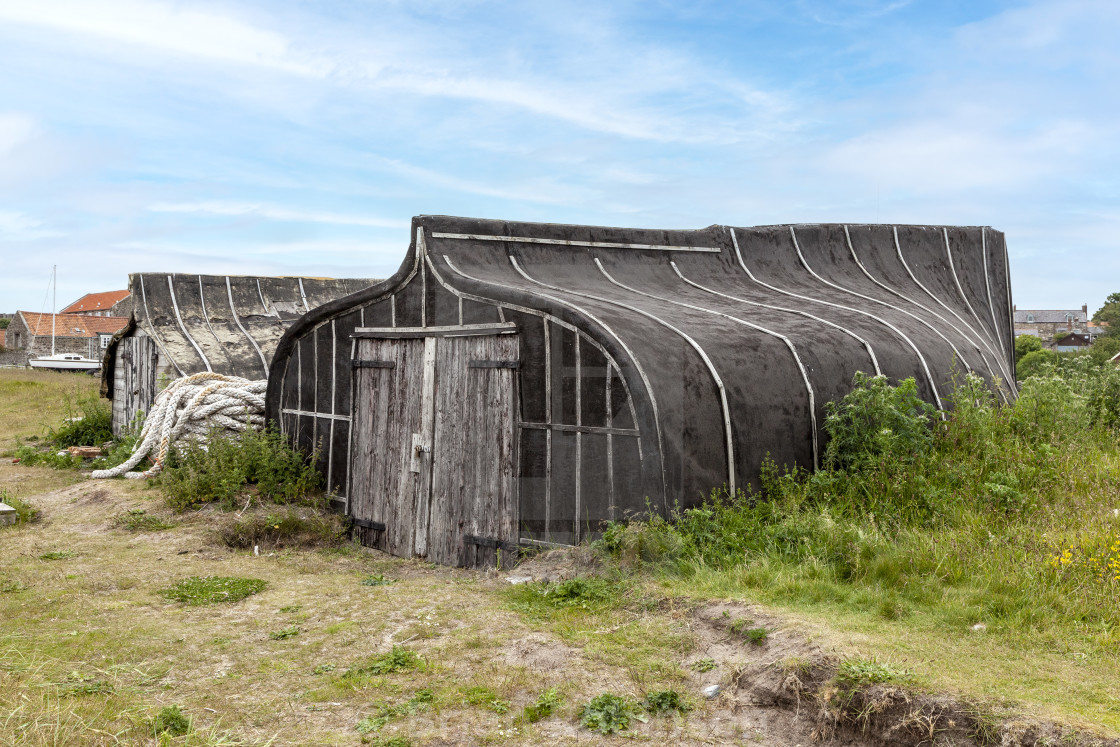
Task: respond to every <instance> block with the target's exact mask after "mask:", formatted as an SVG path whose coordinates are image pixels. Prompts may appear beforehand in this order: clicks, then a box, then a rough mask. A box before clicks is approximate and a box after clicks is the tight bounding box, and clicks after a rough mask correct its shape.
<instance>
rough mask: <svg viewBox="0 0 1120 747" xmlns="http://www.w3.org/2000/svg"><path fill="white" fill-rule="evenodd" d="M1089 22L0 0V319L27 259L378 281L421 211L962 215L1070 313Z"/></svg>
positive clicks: (1024, 282) (723, 11) (867, 6)
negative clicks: (993, 231) (997, 236)
mask: <svg viewBox="0 0 1120 747" xmlns="http://www.w3.org/2000/svg"><path fill="white" fill-rule="evenodd" d="M1118 38H1120V3H1116V2H1114V1H1112V2H1107V1H1106V2H1090V1H1085V2H1082V1H1079V0H1056V1H1050V0H1046V1H1041V2H984V1H983V0H974V1H972V2H958V1H957V0H943V1H937V2H933V1H932V0H927V1H925V2H923V1H922V0H911V1H909V2H907V1H906V0H840V1H838V2H824V1H823V0H791V1H790V2H751V1H750V0H747V1H745V2H738V3H725V2H705V1H704V0H699V1H697V2H687V3H684V2H681V3H675V2H667V1H662V2H657V1H656V0H646V1H645V2H614V3H607V2H601V1H600V2H558V1H557V2H524V1H522V2H509V3H502V2H469V1H465V2H460V1H456V0H446V1H444V0H425V1H420V2H379V1H377V0H348V1H347V2H336V1H333V0H316V1H312V0H307V1H305V2H285V1H283V0H270V1H269V2H263V1H261V2H252V1H251V0H246V1H218V2H207V1H206V0H191V1H190V2H185V1H181V2H166V1H163V0H98V2H96V3H93V2H89V1H88V0H35V2H26V1H24V0H0V260H2V261H0V311H14V310H15V309H17V308H18V309H24V310H32V311H38V310H39V309H40V308H42V307H43V299H44V293H45V291H46V285H47V279H48V276H49V274H50V267H51V265H52V264H57V265H58V266H59V301H60V304H61V303H64V302H67V301H70V300H73V299H74V298H76V297H77V296H79V295H81V294H82V293H84V292H87V291H96V290H108V289H112V288H120V287H124V286H125V284H126V281H127V275H128V273H129V272H137V271H179V272H203V273H244V274H289V275H290V274H308V275H331V276H371V277H383V276H387V275H388V274H390V273H391V272H393V271H394V270H395V269H396V268H397V266H398V265H399V263H400V260H401V257H402V256H403V253H404V250H405V247H406V246H407V244H408V223H409V219H410V218H411V216H413V215H415V214H421V213H442V214H451V215H467V216H475V217H492V218H506V219H513V220H531V221H550V222H572V223H592V224H602V225H619V226H642V227H663V228H669V227H673V228H698V227H703V226H706V225H710V224H712V223H724V224H730V225H758V224H769V223H788V222H817V221H841V222H853V223H854V222H882V223H934V224H941V223H948V224H969V225H977V224H983V225H991V226H993V227H995V228H997V229H1000V230H1002V231H1005V232H1006V233H1007V238H1008V243H1009V246H1010V251H1011V266H1012V277H1013V292H1014V296H1015V301H1016V303H1017V304H1018V305H1019V306H1020V307H1024V308H1026V307H1033V308H1069V307H1078V306H1080V305H1081V304H1082V303H1086V302H1088V303H1089V305H1090V309H1093V308H1095V307H1096V306H1098V305H1099V304H1100V303H1101V302H1102V301H1103V300H1104V297H1105V296H1106V295H1107V294H1108V293H1111V292H1113V291H1118V290H1120V252H1118V251H1117V247H1118V241H1120V207H1118V202H1117V200H1118V197H1120V137H1118V135H1120V116H1118V114H1120V111H1118V110H1120V85H1118V83H1117V81H1120V44H1118V43H1117V42H1116V39H1118ZM48 303H49V302H48ZM48 308H49V306H48Z"/></svg>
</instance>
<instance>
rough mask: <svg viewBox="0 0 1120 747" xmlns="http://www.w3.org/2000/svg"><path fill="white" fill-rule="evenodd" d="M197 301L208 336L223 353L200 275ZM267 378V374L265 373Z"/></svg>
mask: <svg viewBox="0 0 1120 747" xmlns="http://www.w3.org/2000/svg"><path fill="white" fill-rule="evenodd" d="M198 301H199V303H201V304H202V321H204V322H206V329H208V330H210V336H211V337H213V338H214V342H216V343H217V344H218V349H219V350H220V351H221V352H222V353H223V354H224V353H225V349H224V348H223V347H222V341H221V339H219V337H218V333H217V332H215V331H214V325H212V324H211V323H210V312H208V311H207V310H206V293H205V291H204V290H203V287H202V276H201V275H199V276H198ZM265 378H266V379H267V378H268V374H265Z"/></svg>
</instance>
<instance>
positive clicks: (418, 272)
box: [267, 216, 1015, 566]
mask: <svg viewBox="0 0 1120 747" xmlns="http://www.w3.org/2000/svg"><path fill="white" fill-rule="evenodd" d="M1013 361H1014V352H1013V339H1012V325H1011V293H1010V285H1009V271H1008V263H1007V252H1006V247H1005V243H1004V236H1003V234H1002V233H1001V232H999V231H994V230H992V229H990V228H986V227H967V228H961V227H942V226H886V225H839V224H836V225H782V226H763V227H755V228H731V227H728V226H711V227H709V228H705V229H702V230H697V231H661V230H634V229H621V228H600V227H592V226H574V225H553V224H535V223H509V222H503V221H490V220H473V219H465V218H451V217H443V216H421V217H418V218H415V219H414V220H413V239H412V243H411V245H410V246H409V250H408V255H407V257H406V258H405V261H404V264H403V265H402V266H401V269H400V270H399V271H398V272H397V273H396V274H395V275H394V276H393V277H391V278H389V279H388V280H386V281H384V282H382V283H380V284H378V285H375V286H372V287H370V288H367V289H365V290H362V291H359V292H357V293H354V294H353V295H350V296H348V297H346V298H342V299H339V300H337V301H333V302H330V303H327V304H325V305H323V306H321V307H319V308H316V309H313V310H312V311H311V312H310V313H308V314H306V315H305V316H304V317H303V318H301V319H300V320H299V321H298V322H296V323H295V324H294V325H293V326H292V327H291V328H290V329H289V330H288V331H287V332H286V333H285V335H284V337H283V338H282V340H281V341H280V343H279V345H278V347H277V351H276V355H275V358H274V359H273V361H272V365H271V369H270V374H269V390H268V398H267V401H268V404H267V406H268V415H269V417H270V418H271V419H272V420H273V421H275V422H277V423H279V424H280V427H281V428H282V429H283V431H284V432H285V433H287V434H289V436H290V437H291V438H292V439H293V441H294V443H296V444H297V445H298V446H299V447H300V448H302V449H304V450H306V451H307V452H311V451H313V450H316V449H318V450H319V453H320V460H319V464H320V466H321V468H322V470H323V472H324V475H325V477H326V480H327V485H328V488H329V490H330V491H331V492H332V493H333V494H335V495H336V496H338V497H340V498H342V499H343V500H344V501H345V506H346V510H347V513H348V514H349V515H350V516H352V517H353V520H354V523H355V526H356V527H357V531H358V533H359V534H360V536H361V539H362V541H363V542H365V543H366V544H369V545H372V546H375V547H379V548H381V549H384V550H387V551H389V552H392V553H394V554H398V555H404V556H411V555H421V556H425V557H427V558H428V559H429V560H432V561H434V562H439V563H447V564H452V565H466V566H482V565H488V564H492V563H494V562H495V561H496V560H497V559H498V558H499V555H500V553H504V552H512V551H514V550H516V548H517V547H518V546H519V545H527V544H529V545H531V544H546V545H547V544H550V543H556V544H571V543H575V542H578V541H579V540H581V539H582V538H584V537H586V536H588V535H589V534H590V533H594V532H596V531H597V530H598V529H599V528H600V526H601V524H602V522H604V521H607V520H611V519H622V518H624V517H625V516H627V515H628V514H631V513H636V512H645V511H646V510H647V509H653V510H654V511H658V512H662V513H665V512H667V511H668V510H669V509H670V508H671V507H672V506H673V505H675V504H679V505H681V506H690V505H695V504H696V503H698V502H699V501H701V500H702V498H703V497H704V496H706V495H707V494H708V493H709V491H710V490H711V489H712V488H714V487H718V486H721V485H727V486H729V487H731V488H732V489H734V488H736V487H738V488H743V487H745V486H747V485H748V484H755V483H757V480H758V476H759V473H760V468H761V465H762V464H763V461H764V460H765V459H766V458H767V456H769V457H770V458H771V459H773V460H774V461H775V462H777V463H778V464H787V465H793V464H798V465H802V466H805V467H813V466H815V465H817V464H818V463H819V460H820V457H821V453H822V450H823V445H824V444H823V437H822V433H821V425H822V423H823V421H824V404H825V403H826V402H828V401H829V400H833V399H836V398H838V397H841V396H843V395H844V394H845V393H846V392H847V391H848V390H849V389H850V387H851V382H852V377H853V375H854V374H855V373H856V372H857V371H865V372H868V373H882V374H884V375H886V376H887V377H889V378H890V379H891V380H893V381H898V380H901V379H904V378H907V377H914V378H915V379H916V381H917V384H918V388H919V390H920V392H921V395H922V396H923V397H924V398H925V399H926V400H928V401H930V402H932V403H934V404H936V405H938V406H947V403H946V401H945V398H946V395H947V393H948V391H949V387H950V383H951V380H952V377H953V375H954V373H961V372H966V371H972V372H974V373H976V374H979V375H980V376H982V377H984V378H985V379H986V380H988V381H989V382H990V383H991V385H992V386H993V387H994V388H995V389H997V390H998V392H999V396H1001V397H1002V398H1003V399H1005V400H1010V399H1012V398H1013V397H1015V384H1014V363H1013Z"/></svg>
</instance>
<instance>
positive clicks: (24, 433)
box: [0, 368, 98, 455]
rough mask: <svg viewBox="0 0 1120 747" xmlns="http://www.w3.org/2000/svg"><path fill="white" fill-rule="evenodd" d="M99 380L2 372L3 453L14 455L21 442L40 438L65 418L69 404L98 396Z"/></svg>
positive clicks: (50, 373) (0, 420) (47, 373)
mask: <svg viewBox="0 0 1120 747" xmlns="http://www.w3.org/2000/svg"><path fill="white" fill-rule="evenodd" d="M97 388H98V381H97V379H95V378H93V377H92V376H86V375H84V374H71V373H55V372H53V371H36V370H26V369H7V368H5V369H0V423H2V424H3V427H2V428H0V453H2V454H4V455H11V454H12V453H14V450H15V447H16V444H17V442H18V441H20V440H23V439H27V438H32V437H34V438H39V437H41V436H42V435H43V434H45V433H46V432H47V431H48V430H49V429H50V428H51V427H55V426H56V425H57V424H58V423H60V422H61V421H62V420H63V419H64V418H67V417H70V409H69V408H68V403H72V402H75V401H77V400H78V399H81V398H84V397H89V396H96V394H97Z"/></svg>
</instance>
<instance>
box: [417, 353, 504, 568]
mask: <svg viewBox="0 0 1120 747" xmlns="http://www.w3.org/2000/svg"><path fill="white" fill-rule="evenodd" d="M518 365H519V360H518V340H517V335H513V334H504V335H485V336H472V337H444V338H441V339H440V341H439V348H438V349H437V353H436V377H437V382H438V384H437V391H436V408H435V428H434V435H435V440H434V442H433V445H432V451H433V466H432V491H431V509H430V516H431V520H430V529H429V539H428V559H429V560H431V561H432V562H435V563H442V564H445V565H457V566H466V567H469V568H484V567H490V566H494V565H496V564H498V563H499V562H503V563H506V564H509V563H511V561H512V560H513V559H514V558H515V557H516V552H517V542H518V530H517V527H518V517H517V506H518V504H517V500H516V498H515V490H516V486H515V481H514V475H515V462H516V456H517V454H516V449H517V440H516V428H517V420H518V417H517V415H518V411H517V402H518V399H517V391H516V386H517V375H516V374H517V367H518Z"/></svg>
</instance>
